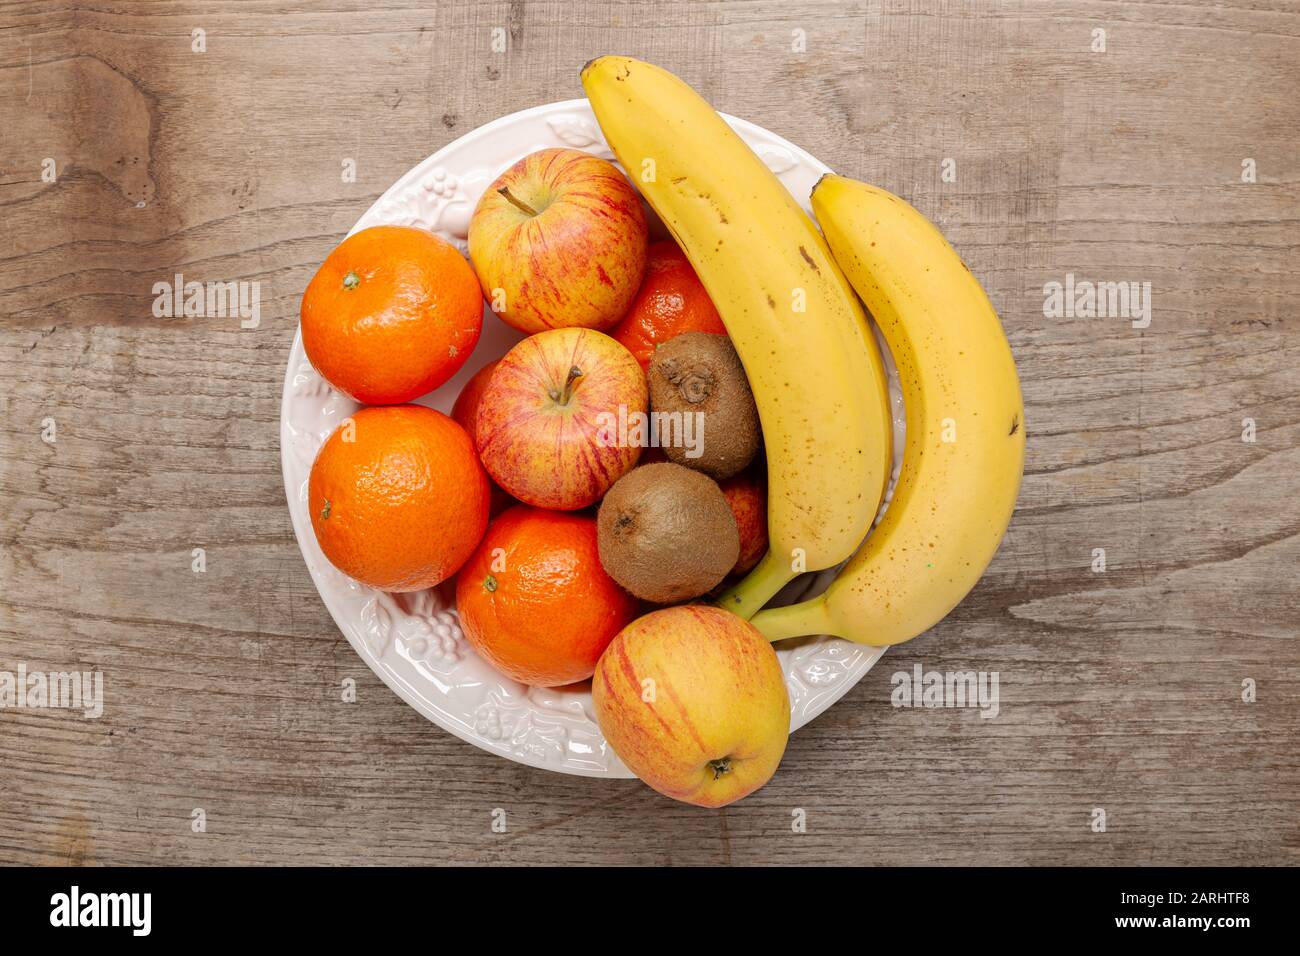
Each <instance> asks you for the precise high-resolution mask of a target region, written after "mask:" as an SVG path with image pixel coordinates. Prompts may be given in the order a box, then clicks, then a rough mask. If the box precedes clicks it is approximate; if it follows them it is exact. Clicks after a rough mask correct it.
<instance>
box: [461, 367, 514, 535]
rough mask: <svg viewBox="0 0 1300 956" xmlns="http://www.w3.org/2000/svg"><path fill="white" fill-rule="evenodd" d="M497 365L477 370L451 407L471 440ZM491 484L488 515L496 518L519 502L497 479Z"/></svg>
mask: <svg viewBox="0 0 1300 956" xmlns="http://www.w3.org/2000/svg"><path fill="white" fill-rule="evenodd" d="M496 367H497V363H496V362H488V364H487V365H484V366H483V367H482V368H481V369H479V370H478V371H477V372H475V373H474V375H473V377H472V378H470V380H469V381H468V382H466V383H465V387H464V388H462V389H461V390H460V394H459V395H457V396H456V403H455V404H454V405H452V407H451V417H452V418H454V419H455V420H456V424H457V425H459V426H460V427H461V428H463V429H465V431H466V433H467V434H468V435H469V437H470V440H471V441H473V440H474V430H475V427H476V425H477V422H478V406H479V402H481V401H482V400H483V390H484V389H486V388H487V383H488V379H490V378H491V377H492V370H493V369H495V368H496ZM476 448H477V446H476ZM491 485H492V504H491V506H490V507H489V508H488V516H489V517H492V518H495V517H496V516H497V515H499V514H500V513H501V512H503V511H505V510H506V509H507V508H509V507H510V506H511V505H514V504H518V502H516V501H515V500H514V499H513V498H511V497H510V496H509V495H508V494H506V493H505V491H503V490H502V488H501V486H500V485H498V484H497V483H496V482H495V481H493V482H491Z"/></svg>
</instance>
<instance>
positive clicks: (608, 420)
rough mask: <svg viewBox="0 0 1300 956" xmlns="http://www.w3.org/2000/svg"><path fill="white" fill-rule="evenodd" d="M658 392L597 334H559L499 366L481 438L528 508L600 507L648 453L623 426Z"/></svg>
mask: <svg viewBox="0 0 1300 956" xmlns="http://www.w3.org/2000/svg"><path fill="white" fill-rule="evenodd" d="M649 400H650V397H649V391H648V389H647V387H646V378H645V374H644V373H643V372H642V371H641V366H640V365H639V364H638V363H637V360H636V359H634V358H633V357H632V353H631V352H629V351H628V350H627V349H625V348H624V347H623V346H621V345H619V344H618V343H617V342H615V341H614V340H613V339H611V338H610V337H609V336H608V335H605V334H604V333H603V332H597V331H595V330H594V329H551V330H550V331H548V332H539V333H538V334H537V335H533V336H530V337H529V338H526V339H524V340H523V341H522V342H519V343H518V344H516V345H515V346H514V348H512V349H511V350H510V351H509V352H507V353H506V354H505V356H504V357H503V358H502V359H501V360H500V361H499V362H498V363H497V366H496V368H495V369H494V370H493V372H492V375H491V377H490V378H489V379H488V383H487V385H486V387H485V388H484V390H483V395H482V397H481V398H480V399H479V404H478V417H477V420H476V422H475V427H474V437H475V439H476V441H477V444H478V453H479V458H480V459H481V460H482V462H483V467H484V468H486V469H487V472H488V474H489V475H491V476H492V480H493V481H495V482H496V483H497V484H499V485H500V486H501V487H502V488H504V489H505V491H506V492H507V493H508V494H510V495H513V496H514V497H515V498H518V499H519V500H520V501H522V502H524V503H525V504H530V505H533V506H535V507H538V508H554V509H557V510H560V511H573V510H576V509H578V508H586V507H587V506H588V505H592V504H595V503H596V502H597V501H599V500H600V497H601V496H602V495H604V494H605V492H606V491H607V490H608V489H609V487H610V485H612V484H614V482H616V481H617V480H618V479H619V478H621V477H622V476H623V475H624V474H625V473H626V472H628V471H631V470H632V468H633V467H634V466H635V465H636V462H637V458H638V457H640V454H641V449H640V448H639V447H638V446H636V445H633V444H628V443H626V442H625V443H623V444H619V442H618V441H617V440H615V439H616V436H617V434H618V426H617V423H618V422H619V421H621V420H626V418H627V417H629V416H633V415H644V414H645V412H646V408H647V406H648V404H649Z"/></svg>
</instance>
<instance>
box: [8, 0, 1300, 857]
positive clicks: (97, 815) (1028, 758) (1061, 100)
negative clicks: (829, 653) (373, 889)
mask: <svg viewBox="0 0 1300 956" xmlns="http://www.w3.org/2000/svg"><path fill="white" fill-rule="evenodd" d="M494 27H502V28H504V29H505V30H506V31H507V33H508V35H509V38H510V48H509V50H508V51H507V52H506V53H504V54H499V53H493V52H492V51H491V46H490V44H491V31H492V29H493V28H494ZM195 28H202V29H203V30H204V31H205V36H206V47H207V48H206V52H204V53H195V52H192V49H191V31H192V30H193V29H195ZM1096 28H1102V29H1104V30H1105V31H1106V40H1107V48H1106V52H1105V53H1094V52H1092V51H1091V50H1090V44H1091V43H1092V31H1093V30H1094V29H1096ZM796 30H802V31H804V33H805V35H806V41H807V52H806V53H796V52H792V50H791V45H792V37H793V35H794V34H793V31H796ZM605 52H626V53H632V54H635V55H639V56H642V57H645V58H648V59H651V60H654V61H656V62H658V63H660V64H662V65H663V66H665V67H667V68H669V69H672V70H674V71H677V72H679V73H680V74H681V75H682V76H683V77H684V78H685V79H687V80H688V81H689V82H691V83H693V84H694V85H696V86H697V88H699V89H700V90H701V91H702V92H703V93H704V95H706V96H707V97H709V98H710V99H711V101H712V102H713V103H714V104H715V105H716V106H718V107H719V108H720V109H724V110H726V111H728V112H731V113H735V114H738V115H740V116H744V117H747V118H750V119H753V120H755V121H757V122H759V123H761V124H763V125H764V126H767V127H768V128H770V129H772V130H774V131H776V132H779V133H781V134H782V135H784V136H786V137H788V138H789V139H791V140H793V141H794V142H796V143H799V144H800V145H803V146H805V147H807V148H809V149H810V150H812V151H813V152H815V153H816V154H817V155H818V156H819V157H821V158H822V159H823V160H825V161H826V162H827V163H829V164H830V165H832V166H833V167H834V168H835V169H837V170H838V171H841V172H844V173H846V174H849V175H854V176H857V177H861V178H865V179H868V180H870V181H872V182H876V183H879V184H881V185H883V186H885V187H886V188H889V189H891V190H894V191H896V192H898V193H900V194H902V195H903V196H905V197H907V198H908V199H910V200H911V201H912V202H914V203H915V204H916V205H917V206H918V207H919V208H920V209H921V210H922V211H923V212H925V213H926V214H928V215H930V216H931V217H933V218H934V219H935V220H936V221H937V222H939V223H940V224H941V225H942V227H943V228H944V230H945V231H946V233H947V234H948V236H949V237H950V238H951V239H952V241H953V242H954V244H955V245H956V246H957V248H958V250H959V251H960V252H961V253H962V254H963V256H964V257H965V258H966V259H967V261H968V263H969V264H970V266H971V268H972V269H973V270H974V272H975V273H976V274H977V275H978V276H980V278H981V279H982V280H983V281H984V282H985V284H986V286H987V288H988V291H989V294H990V296H991V297H992V299H993V302H994V304H995V305H996V306H997V308H998V310H999V312H1000V314H1001V315H1002V317H1003V320H1004V323H1005V326H1006V329H1007V332H1008V335H1009V337H1010V340H1011V343H1012V347H1013V349H1014V351H1015V354H1016V358H1017V361H1018V363H1019V366H1020V370H1021V375H1022V381H1023V387H1024V391H1025V398H1026V412H1027V425H1028V435H1029V446H1028V449H1029V451H1028V454H1029V458H1028V471H1027V474H1026V476H1025V481H1024V486H1023V490H1022V493H1021V498H1020V508H1019V511H1018V513H1017V516H1016V519H1015V522H1014V523H1013V525H1012V528H1011V531H1010V533H1009V535H1008V537H1007V539H1006V542H1005V543H1004V545H1003V547H1002V550H1001V552H1000V554H999V555H998V558H997V560H996V561H995V563H994V565H993V566H992V568H991V569H990V570H989V572H988V574H987V576H986V577H985V579H984V580H983V582H982V583H981V584H980V586H979V587H978V588H977V590H976V591H975V592H974V593H973V594H972V595H971V596H970V597H969V598H968V600H967V601H966V602H964V603H963V604H962V605H961V606H960V607H959V608H958V609H957V610H956V611H955V612H954V613H953V614H952V616H951V617H950V618H949V619H948V620H946V621H944V622H943V623H942V624H941V625H940V626H938V627H937V628H935V629H934V630H933V631H932V632H930V633H928V634H927V635H925V636H923V637H921V638H919V639H917V640H915V641H913V642H912V643H910V644H907V645H904V646H902V647H899V648H897V649H895V650H891V651H890V652H889V654H888V655H886V657H885V658H884V660H883V661H882V662H881V664H880V665H878V666H877V667H876V668H875V669H874V670H873V671H872V672H871V673H870V674H868V675H867V677H866V678H865V679H864V680H863V681H862V682H861V683H860V684H859V685H858V686H857V687H856V688H855V689H854V690H853V691H852V693H850V694H849V695H848V696H847V697H846V698H845V699H844V700H843V701H842V702H841V703H839V704H838V705H837V706H835V707H834V708H833V709H832V710H831V711H829V712H828V713H827V714H825V715H824V716H823V717H821V718H819V719H818V720H817V721H816V722H815V723H813V724H812V725H811V726H809V727H807V728H805V729H804V730H802V731H801V732H800V733H799V734H797V735H796V736H795V737H794V738H793V739H792V741H791V745H790V748H789V750H788V752H787V756H786V758H785V762H784V764H783V766H782V769H781V771H780V772H779V773H778V775H777V777H776V778H775V780H773V782H772V783H771V784H770V785H769V786H767V787H766V788H765V789H764V790H762V791H760V792H759V793H758V794H756V795H755V796H753V797H751V798H750V799H748V800H746V801H744V802H742V803H740V804H737V805H736V806H733V807H731V808H728V809H726V810H724V811H720V812H705V811H700V810H695V809H692V808H689V807H685V806H681V805H677V804H673V803H670V802H669V801H666V800H663V799H662V798H660V797H658V796H656V795H655V794H653V793H651V792H650V791H648V790H647V789H646V788H644V787H642V786H641V785H640V784H638V783H637V782H635V781H618V782H607V781H597V780H588V779H582V778H577V777H568V776H560V775H557V774H551V773H546V772H543V771H538V770H532V769H529V768H525V767H522V766H518V765H515V764H512V763H509V762H506V761H503V760H500V759H498V758H495V757H492V756H489V755H488V754H485V753H482V752H480V751H478V750H476V749H474V748H473V747H471V746H469V745H468V744H465V743H462V742H461V741H459V740H458V739H456V738H455V737H453V736H451V735H450V734H447V733H444V732H442V731H441V730H439V729H438V728H437V727H435V726H433V725H432V724H429V723H428V722H426V721H425V720H424V719H423V718H421V717H420V716H419V715H418V714H416V713H415V712H414V711H413V710H412V709H410V708H409V707H407V706H406V705H405V704H403V703H402V702H401V701H400V700H399V699H398V698H397V697H396V696H394V695H393V694H392V693H391V692H389V691H388V690H387V689H386V688H385V687H384V686H383V685H382V684H381V683H380V682H379V680H378V679H377V678H375V677H373V676H372V675H371V673H370V672H369V671H368V670H367V668H366V667H365V666H364V665H363V664H362V663H361V661H360V660H359V659H358V658H357V657H356V655H355V654H354V653H353V652H352V651H351V649H350V648H349V647H348V645H347V644H346V642H345V641H344V640H343V639H342V637H341V636H340V635H339V634H338V632H337V630H336V629H335V627H334V625H333V623H332V621H331V620H330V617H329V615H328V614H327V612H326V610H325V607H324V605H323V604H322V603H321V601H320V599H319V598H318V596H317V594H316V591H315V588H314V587H313V585H312V582H311V580H310V578H309V577H308V575H307V572H306V569H305V567H304V566H303V563H302V560H301V558H300V556H299V553H298V550H297V547H296V545H295V543H294V539H293V535H292V531H291V529H290V523H289V515H288V511H287V508H286V504H285V500H284V490H283V487H282V484H281V478H280V460H279V443H278V424H277V423H278V414H279V398H280V389H281V384H282V380H283V374H284V365H285V359H286V355H287V351H288V347H289V343H290V341H291V339H292V336H293V331H294V328H295V325H296V322H297V309H298V301H299V296H300V294H301V290H302V289H303V287H304V286H305V284H306V282H307V280H308V279H309V277H310V276H311V274H312V272H313V270H314V268H315V266H316V265H317V264H318V263H319V262H320V261H321V259H322V258H323V257H324V256H325V255H326V253H327V252H328V251H329V249H330V248H331V247H332V245H333V244H334V243H335V242H337V241H338V240H339V239H340V238H341V237H342V236H343V234H344V233H345V232H346V230H347V229H348V228H349V227H350V226H351V224H352V223H353V222H354V221H355V220H356V218H357V217H358V216H359V215H360V214H361V213H362V212H363V211H364V210H365V209H366V208H367V207H368V206H369V205H370V203H371V202H373V200H374V199H375V198H376V197H378V196H379V195H380V194H381V193H382V192H383V190H384V189H385V188H387V186H388V185H389V184H390V183H391V182H393V181H394V180H395V179H396V178H397V177H398V176H399V175H401V174H402V173H403V172H404V171H405V170H407V169H408V168H409V167H410V166H412V165H413V164H415V163H416V162H417V161H419V160H420V159H422V158H423V157H425V156H426V155H428V154H429V153H431V152H433V151H434V150H436V149H437V148H439V147H440V146H442V145H444V144H445V143H447V142H449V141H450V140H452V139H453V138H455V137H457V136H459V135H461V134H462V133H464V132H467V131H468V130H470V129H473V128H474V127H475V126H477V125H479V124H481V123H484V122H486V121H488V120H490V119H493V118H495V117H496V116H499V115H501V114H503V113H507V112H510V111H513V110H516V109H520V108H523V107H525V106H530V105H534V104H538V103H544V102H548V101H551V100H556V99H561V98H567V97H572V96H578V95H580V88H579V84H578V79H577V72H578V68H579V66H580V65H581V64H582V63H583V62H585V61H586V60H587V59H589V58H590V57H592V56H595V55H597V54H600V53H605ZM0 129H2V130H3V134H2V138H0V206H2V208H3V212H4V220H5V229H4V230H3V233H2V234H0V315H3V328H2V329H0V408H2V409H3V428H2V430H0V581H2V582H3V592H2V593H0V670H3V669H14V668H16V667H17V665H18V663H19V662H20V661H21V662H26V664H27V666H28V667H29V668H31V669H49V670H64V669H68V668H71V667H76V666H81V667H85V668H90V667H96V668H99V669H101V670H102V671H103V672H104V674H105V677H106V698H107V700H106V709H105V713H104V716H103V717H102V718H100V719H98V720H85V719H82V718H81V717H79V716H77V715H74V714H70V713H67V712H60V711H50V712H33V711H16V710H4V711H0V863H29V864H30V863H69V862H71V863H88V864H100V863H127V864H136V863H156V862H166V863H394V864H400V863H412V862H421V863H440V862H457V863H482V862H499V863H557V862H559V863H571V864H582V863H645V864H669V863H735V864H742V863H778V864H787V863H811V862H828V863H880V864H916V863H931V862H941V863H967V864H970V863H996V864H1005V863H1042V864H1046V863H1073V864H1148V863H1171V864H1179V863H1200V864H1226V863H1292V864H1294V863H1296V862H1297V861H1300V832H1298V830H1297V820H1298V819H1300V814H1298V811H1300V756H1298V752H1300V748H1298V747H1297V744H1296V739H1297V731H1300V692H1298V691H1297V682H1300V660H1298V659H1297V643H1296V637H1297V631H1298V630H1300V596H1298V595H1297V573H1296V568H1297V564H1298V563H1300V536H1298V535H1297V532H1298V530H1300V478H1298V477H1297V476H1298V475H1300V411H1298V409H1300V401H1297V398H1298V394H1297V393H1298V392H1300V375H1298V374H1297V372H1296V368H1297V364H1300V337H1298V336H1297V308H1296V305H1295V302H1296V298H1297V296H1298V295H1300V255H1297V249H1298V248H1300V150H1298V149H1297V132H1296V131H1297V129H1300V10H1298V9H1297V7H1296V6H1295V5H1294V4H1293V3H1290V2H1286V0H1253V2H1241V3H1225V4H1216V5H1213V6H1212V5H1209V4H1202V3H1176V4H1175V3H1164V2H1147V3H1136V2H1075V0H1069V2H1059V3H1058V2H1046V0H1044V2H1037V0H943V2H933V3H922V2H915V3H913V2H902V0H887V2H880V0H870V2H852V3H833V2H815V0H814V2H803V0H796V2H789V0H756V2H731V3H686V2H678V3H665V4H657V3H646V2H637V0H624V2H601V3H569V2H513V3H495V4H492V3H488V4H482V3H473V2H467V0H458V2H438V3H436V4H435V3H412V2H409V0H408V2H402V0H322V2H319V3H305V2H304V3H292V2H272V0H259V2H235V0H216V2H205V3H193V2H174V3H173V2H156V3H146V2H127V0H101V2H96V3H75V2H64V0H56V2H48V0H32V2H18V3H5V4H3V5H0ZM346 157H350V158H354V159H356V161H357V168H358V178H357V181H356V182H355V183H344V182H342V181H341V177H340V165H341V162H342V160H343V159H344V158H346ZM46 158H52V159H54V160H55V163H56V169H57V170H58V178H57V182H55V183H45V182H42V181H41V175H40V174H41V167H42V162H43V160H44V159H46ZM945 158H951V159H953V160H955V162H956V170H957V177H956V181H955V182H945V181H944V180H943V178H942V177H941V163H942V161H943V160H944V159H945ZM1246 158H1250V159H1254V160H1255V163H1256V166H1257V170H1258V181H1257V182H1255V183H1243V182H1242V178H1241V174H1242V161H1243V159H1246ZM176 272H183V273H184V274H185V275H186V276H187V277H189V278H196V279H201V280H230V279H244V280H258V281H260V282H261V284H262V300H263V301H262V321H261V325H260V327H259V328H257V329H252V330H248V329H240V328H239V325H238V321H237V320H224V319H189V320H187V319H179V320H178V319H156V318H154V317H153V315H152V313H151V308H150V306H151V302H152V299H153V296H152V293H151V287H152V285H153V283H155V282H157V281H160V280H164V281H169V280H170V279H171V277H172V275H173V274H174V273H176ZM1066 273H1074V274H1075V275H1076V276H1077V277H1079V278H1081V279H1083V278H1087V279H1094V280H1108V281H1122V280H1135V281H1140V282H1150V283H1151V284H1152V288H1153V294H1154V309H1153V316H1152V322H1151V325H1150V327H1149V328H1146V329H1134V328H1133V327H1132V326H1131V325H1130V324H1129V323H1128V322H1127V321H1125V320H1124V319H1118V318H1117V319H1091V320H1088V319H1049V318H1045V317H1044V315H1043V284H1044V283H1045V282H1047V281H1050V280H1057V281H1062V280H1064V277H1065V275H1066ZM47 416H48V417H53V418H54V419H55V420H56V422H57V428H58V441H57V443H56V444H54V445H50V444H47V443H45V442H43V441H42V440H41V430H42V425H41V422H42V420H43V419H44V418H46V417H47ZM1246 418H1251V419H1254V421H1255V422H1256V428H1257V435H1256V440H1255V441H1254V442H1253V443H1249V442H1243V441H1242V437H1241V436H1242V430H1243V419H1246ZM195 547H202V548H205V549H206V551H207V562H208V570H207V572H206V573H204V574H195V573H193V572H191V570H190V562H191V558H190V553H191V549H192V548H195ZM1095 548H1105V549H1106V555H1107V565H1108V569H1107V570H1106V571H1105V573H1094V572H1093V571H1092V570H1091V568H1090V564H1091V562H1092V556H1093V549H1095ZM917 662H920V663H922V664H923V665H924V666H925V667H926V668H934V669H939V670H949V669H958V668H961V669H967V668H969V669H977V670H988V671H994V670H996V671H998V672H999V673H1000V675H1001V713H1000V715H999V716H998V718H997V719H994V720H984V719H981V718H980V717H979V715H978V713H977V712H975V711H956V710H951V711H949V710H939V711H935V710H908V709H894V708H893V707H891V705H890V690H891V685H890V675H891V674H892V673H893V672H895V671H897V670H909V671H910V669H911V667H912V665H913V664H914V663H917ZM345 677H353V678H355V679H356V680H357V683H358V689H359V701H358V703H357V704H354V705H349V704H344V703H341V702H339V700H338V698H339V694H338V687H339V682H340V681H341V680H342V679H343V678H345ZM1245 678H1253V679H1254V680H1255V681H1257V683H1258V700H1257V701H1256V702H1255V703H1244V702H1243V701H1242V699H1241V687H1242V681H1243V680H1244V679H1245ZM196 807H202V808H204V809H205V810H206V813H207V820H208V830H207V832H206V833H202V834H195V833H192V832H191V827H190V819H191V817H190V815H191V811H192V810H193V809H194V808H196ZM1095 807H1102V808H1104V809H1105V810H1106V812H1107V815H1108V827H1107V832H1105V833H1093V832H1091V830H1090V828H1089V822H1090V814H1091V813H1092V810H1093V808H1095ZM494 808H502V809H504V810H505V811H506V814H507V821H508V829H507V832H506V833H504V834H498V833H493V832H492V831H491V828H490V824H491V822H492V818H491V813H492V810H493V809H494ZM794 808H804V809H805V810H806V811H807V820H808V828H807V832H806V833H802V834H800V833H794V832H792V829H791V812H792V810H793V809H794Z"/></svg>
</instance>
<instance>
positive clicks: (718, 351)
mask: <svg viewBox="0 0 1300 956" xmlns="http://www.w3.org/2000/svg"><path fill="white" fill-rule="evenodd" d="M646 376H647V379H648V380H649V383H650V409H651V411H653V412H670V413H671V412H682V413H683V414H684V415H689V414H691V413H693V412H703V413H704V435H703V438H704V440H703V442H702V443H701V446H700V448H699V449H698V450H699V451H700V452H701V454H700V456H699V457H698V458H688V457H687V454H686V453H687V451H688V450H689V449H687V448H684V447H682V444H681V443H680V442H673V443H671V444H669V445H666V446H665V447H664V449H663V451H664V455H665V456H666V457H667V458H668V460H669V461H672V462H676V463H677V464H679V465H685V466H686V467H687V468H691V469H693V470H695V471H702V472H704V473H705V474H706V475H708V476H709V477H710V478H716V479H717V480H719V481H721V480H722V479H724V478H730V477H731V476H732V475H735V474H738V473H739V472H740V471H741V470H742V469H743V468H744V467H745V466H746V465H748V464H749V463H750V462H751V461H752V460H753V458H754V456H755V455H756V454H758V449H759V446H760V444H761V443H762V439H763V433H762V431H761V430H760V429H759V423H758V408H757V407H756V406H755V405H754V393H753V392H751V391H750V389H749V379H748V378H746V377H745V367H744V366H743V365H742V364H741V362H740V356H739V355H737V354H736V348H735V346H733V345H732V344H731V339H729V338H727V337H726V336H725V335H713V334H710V333H708V332H687V333H685V334H684V335H678V336H675V337H674V338H671V339H669V340H668V341H667V342H665V343H664V344H663V345H661V346H660V347H659V349H658V350H657V351H656V352H655V354H654V358H653V359H651V361H650V368H649V369H648V370H647V372H646Z"/></svg>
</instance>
